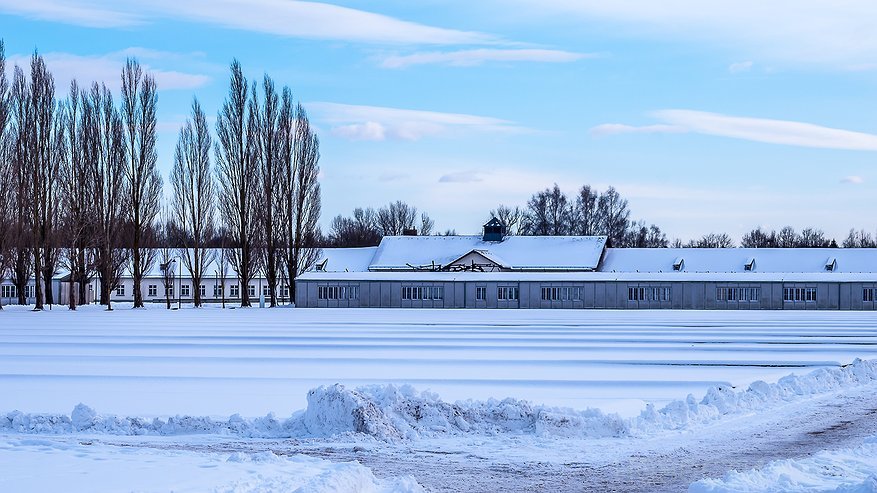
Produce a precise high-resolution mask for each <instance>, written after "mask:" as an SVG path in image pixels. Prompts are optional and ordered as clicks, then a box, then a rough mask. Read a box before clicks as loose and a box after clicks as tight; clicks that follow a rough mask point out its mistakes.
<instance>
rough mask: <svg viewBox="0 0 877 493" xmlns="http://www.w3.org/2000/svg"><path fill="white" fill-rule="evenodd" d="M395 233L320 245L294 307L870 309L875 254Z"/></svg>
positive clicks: (876, 278) (299, 283)
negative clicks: (363, 243) (353, 244)
mask: <svg viewBox="0 0 877 493" xmlns="http://www.w3.org/2000/svg"><path fill="white" fill-rule="evenodd" d="M497 228H498V224H497V223H494V222H491V223H488V224H487V225H485V233H484V235H478V236H392V237H385V238H384V239H383V240H382V241H381V244H380V245H379V246H377V247H371V248H356V249H324V250H323V252H324V255H323V259H322V260H321V261H320V262H318V263H317V265H316V266H315V267H314V268H313V269H312V270H310V271H308V272H306V273H304V274H302V275H301V276H299V278H298V279H297V280H296V300H295V301H296V306H298V307H384V308H582V309H584V308H611V309H638V308H650V309H730V310H759V309H761V310H764V309H768V310H816V309H820V310H874V309H875V300H877V249H864V248H844V249H841V248H795V249H779V248H716V249H696V248H678V249H676V248H641V249H636V248H631V249H628V248H607V247H606V238H605V237H602V236H558V237H547V236H542V237H538V236H537V237H523V236H504V235H502V234H501V230H500V232H499V233H498V232H497Z"/></svg>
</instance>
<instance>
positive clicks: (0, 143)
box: [0, 39, 14, 310]
mask: <svg viewBox="0 0 877 493" xmlns="http://www.w3.org/2000/svg"><path fill="white" fill-rule="evenodd" d="M9 117H10V114H9V81H8V79H7V78H6V52H5V46H4V43H3V40H2V39H0V197H3V198H2V199H0V284H2V283H3V279H5V278H6V275H7V273H8V272H9V270H10V268H11V265H12V251H13V248H12V244H11V243H12V238H13V234H12V230H13V224H14V220H13V208H12V207H13V203H14V201H13V193H14V187H13V186H12V185H13V170H12V160H11V159H10V156H9V151H10V143H9V140H10V135H11V131H10V130H9V128H8V127H9ZM2 309H3V299H2V297H0V310H2Z"/></svg>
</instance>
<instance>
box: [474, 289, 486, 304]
mask: <svg viewBox="0 0 877 493" xmlns="http://www.w3.org/2000/svg"><path fill="white" fill-rule="evenodd" d="M486 299H487V288H478V287H476V288H475V300H476V301H484V300H486Z"/></svg>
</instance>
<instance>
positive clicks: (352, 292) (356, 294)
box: [284, 286, 359, 300]
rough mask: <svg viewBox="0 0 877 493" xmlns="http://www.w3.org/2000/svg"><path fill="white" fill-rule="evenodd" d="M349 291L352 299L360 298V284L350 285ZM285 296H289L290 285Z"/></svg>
mask: <svg viewBox="0 0 877 493" xmlns="http://www.w3.org/2000/svg"><path fill="white" fill-rule="evenodd" d="M348 289H349V291H348V294H349V297H348V299H350V300H358V299H359V286H350V287H349V288H348ZM284 296H289V286H286V294H285V295H284Z"/></svg>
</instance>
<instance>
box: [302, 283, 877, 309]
mask: <svg viewBox="0 0 877 493" xmlns="http://www.w3.org/2000/svg"><path fill="white" fill-rule="evenodd" d="M296 283H297V286H298V293H299V296H298V298H299V299H298V300H296V301H297V303H296V305H297V306H299V307H304V308H308V307H310V308H314V307H354V306H357V307H381V308H502V309H510V308H523V309H527V308H544V309H550V308H567V309H588V308H610V309H695V310H875V309H877V301H863V289H865V288H875V289H877V282H874V283H860V282H850V283H838V282H835V283H782V282H762V283H726V282H678V281H677V282H661V283H658V282H617V281H608V282H604V281H600V282H531V281H526V282H523V281H522V282H517V283H514V282H494V281H485V282H477V281H474V282H473V281H466V282H441V281H430V282H397V281H359V282H356V281H345V282H333V281H317V280H307V281H296ZM354 285H358V286H359V293H358V297H357V299H355V300H349V299H348V300H328V299H318V287H319V286H354ZM407 286H412V287H415V286H416V287H434V286H442V287H443V288H444V293H443V298H442V299H441V300H435V299H429V300H422V299H419V300H403V299H402V288H403V287H407ZM500 287H517V288H518V292H519V299H518V300H499V299H497V293H498V289H499V288H500ZM640 287H642V288H645V289H646V290H650V289H651V288H669V289H670V293H669V299H667V300H660V299H649V298H647V299H643V300H629V299H628V298H629V291H628V289H629V288H640ZM479 288H483V289H485V290H486V297H485V299H483V300H478V299H476V293H477V290H478V289H479ZM542 288H559V289H564V288H565V289H568V290H569V291H568V293H570V294H569V296H567V297H566V299H557V300H551V299H547V300H546V299H542V298H543V297H542ZM575 288H577V289H578V293H579V296H578V297H577V299H574V297H573V295H572V294H571V293H573V291H572V290H573V289H575ZM719 288H750V289H758V290H759V294H758V300H757V301H738V300H733V301H728V300H719V299H717V290H718V289H719ZM784 288H815V289H816V298H817V299H816V301H806V302H805V301H797V302H796V301H784V300H783V289H784Z"/></svg>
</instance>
